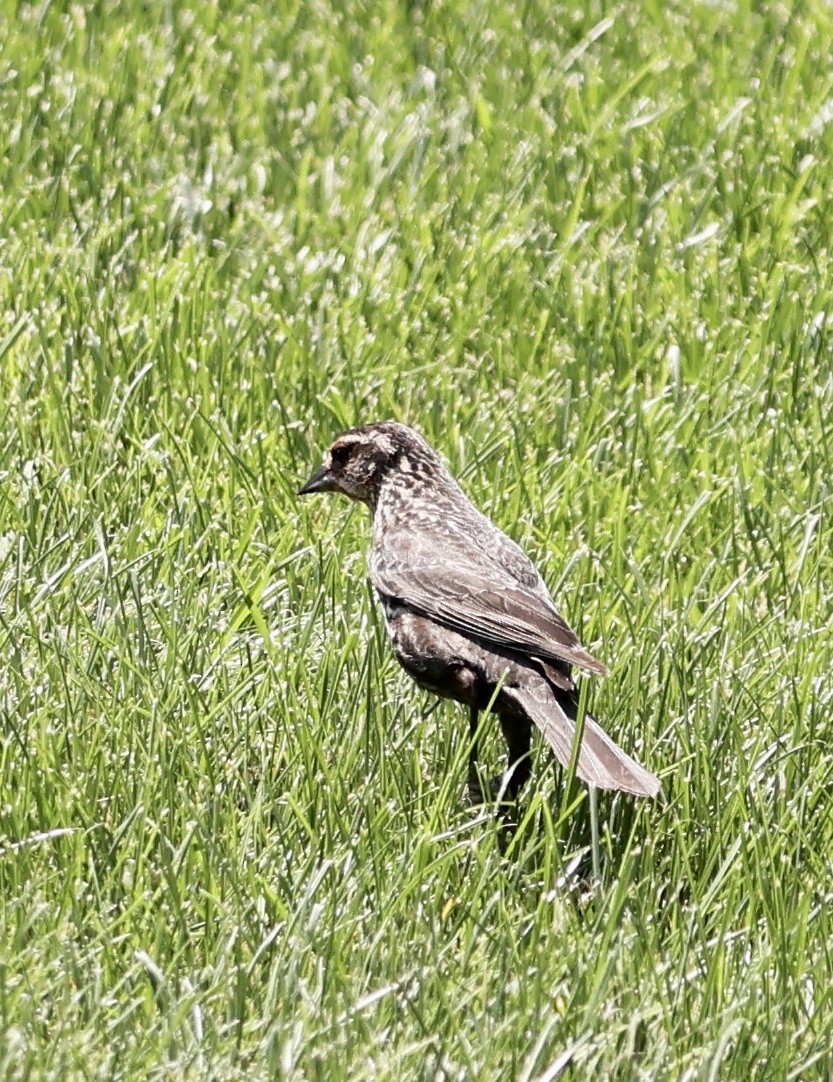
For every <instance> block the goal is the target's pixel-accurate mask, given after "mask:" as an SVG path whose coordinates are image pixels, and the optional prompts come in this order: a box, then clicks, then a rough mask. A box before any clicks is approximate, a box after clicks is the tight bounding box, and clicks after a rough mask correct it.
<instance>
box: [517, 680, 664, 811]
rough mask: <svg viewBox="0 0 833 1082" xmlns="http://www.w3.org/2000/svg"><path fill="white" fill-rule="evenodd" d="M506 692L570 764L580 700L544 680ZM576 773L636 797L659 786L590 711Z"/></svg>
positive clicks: (591, 782)
mask: <svg viewBox="0 0 833 1082" xmlns="http://www.w3.org/2000/svg"><path fill="white" fill-rule="evenodd" d="M503 695H504V696H505V697H506V698H507V699H508V700H509V702H510V703H511V704H512V705H513V707H514V709H516V710H517V709H518V708H520V711H522V712H523V714H524V715H525V716H526V717H527V718H529V720H530V721H533V722H534V723H535V724H536V725H537V726H538V728H539V729H540V730H541V732H542V733H543V734H544V737H545V739H546V741H547V743H548V744H549V746H550V747H551V748H552V750H553V751H554V752H555V757H556V759H558V761H559V763H561V765H562V766H563V767H569V765H570V761H571V759H572V754H573V738H574V736H575V732H576V714H577V703H576V702H575V701H574V700H573V698H572V697H568V696H567V695H557V694H554V693H553V690H552V689H551V688H550V687H549V685H547V684H545V683H544V682H543V681H542V682H541V684H540V685H538V684H537V683H536V685H535V686H532V687H529V686H527V687H509V688H504V689H503ZM576 774H578V776H579V777H580V778H581V780H582V781H584V782H587V783H588V785H595V786H597V787H598V788H599V789H621V790H622V791H623V792H626V793H633V794H634V795H635V796H646V797H653V796H656V795H657V793H658V792H659V789H660V782H659V778H658V777H657V776H656V775H655V774H652V773H651V772H650V770H646V769H645V767H644V766H640V765H639V763H637V762H636V760H635V759H632V758H631V757H630V755H628V754H627V752H624V751H622V749H621V748H620V747H619V745H618V744H616V743H614V741H613V740H611V739H610V737H609V736H608V735H607V733H606V732H605V731H604V729H603V728H602V727H601V725H599V724H598V722H597V721H596V719H595V718H594V717H593V716H592V715H591V714H587V713H586V714H585V715H584V732H583V734H582V739H581V750H580V751H579V756H578V763H577V765H576Z"/></svg>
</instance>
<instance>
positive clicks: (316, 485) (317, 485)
mask: <svg viewBox="0 0 833 1082" xmlns="http://www.w3.org/2000/svg"><path fill="white" fill-rule="evenodd" d="M337 489H338V485H337V484H336V483H335V478H334V477H333V475H332V474H331V473H330V471H329V469H328V468H327V467H326V466H319V467H318V469H317V470H316V471H315V473H314V474H313V475H312V477H310V479H309V480H308V481H307V483H306V484H305V485H302V486H301V487H300V488H299V489H298V495H299V496H309V495H310V494H311V493H313V492H335V491H336V490H337Z"/></svg>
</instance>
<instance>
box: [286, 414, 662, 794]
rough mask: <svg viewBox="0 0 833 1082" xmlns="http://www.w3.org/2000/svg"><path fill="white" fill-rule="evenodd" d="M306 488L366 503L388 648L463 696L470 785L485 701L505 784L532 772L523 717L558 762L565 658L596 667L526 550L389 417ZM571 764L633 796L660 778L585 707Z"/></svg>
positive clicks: (352, 434)
mask: <svg viewBox="0 0 833 1082" xmlns="http://www.w3.org/2000/svg"><path fill="white" fill-rule="evenodd" d="M310 492H342V493H344V494H345V495H346V496H350V497H351V498H352V499H354V500H360V501H361V502H362V503H366V504H367V505H368V506H369V507H370V512H371V514H372V516H373V541H372V545H371V550H370V577H371V580H372V582H373V585H374V587H375V588H376V593H377V594H378V596H379V600H380V602H381V604H382V608H383V609H384V613H385V621H386V623H387V628H388V632H389V634H390V638H391V642H392V643H393V650H394V653H395V654H396V657H397V660H398V661H399V662H400V664H401V665H402V666H403V667H404V668H405V669H406V670H407V671H408V672H409V673H410V674H411V676H412V677H413V678H414V680H416V682H417V683H418V684H419V685H420V686H421V687H423V688H426V689H427V690H429V691H433V692H434V693H435V694H437V695H442V696H444V697H446V698H450V699H456V700H457V701H458V702H461V703H464V704H465V705H467V706H468V707H469V710H470V724H471V728H472V750H471V757H470V767H469V769H470V772H469V786H470V789H471V790H472V791H473V792H477V791H478V789H477V773H476V755H477V750H476V743H475V739H474V735H475V733H476V730H477V716H478V711H480V710H484V709H486V707H487V706H488V705H489V704H490V703H491V704H492V710H493V711H494V713H496V714H497V715H498V717H499V718H500V723H501V728H502V729H503V735H504V737H505V738H506V743H507V745H508V751H509V770H508V773H507V775H506V778H505V785H506V791H507V792H508V793H509V794H510V795H511V796H513V797H514V796H516V795H517V793H518V791H519V790H520V788H521V786H522V785H523V784H524V782H525V781H526V780H527V779H528V777H529V775H530V769H531V768H530V741H531V732H532V725H533V724H534V725H537V726H538V728H539V729H540V730H541V732H542V733H543V734H544V737H545V738H546V740H547V743H548V744H549V745H550V747H551V748H552V750H553V751H554V752H555V756H556V758H557V759H558V761H559V762H560V763H561V764H562V766H567V765H568V764H569V763H570V760H571V756H572V751H573V739H574V736H575V722H576V715H577V710H578V694H577V691H576V687H575V684H574V683H573V681H572V679H571V677H570V666H571V665H575V666H576V667H577V668H579V669H584V670H586V671H588V672H595V673H605V672H606V671H607V670H606V669H605V667H604V665H602V664H601V663H600V662H599V661H596V659H595V658H593V657H591V655H590V654H589V653H588V652H587V651H586V650H585V649H584V647H583V646H582V645H581V643H580V642H579V640H578V638H577V637H576V635H575V634H574V633H573V632H572V631H571V630H570V628H569V627H568V626H567V624H566V623H565V622H564V620H563V619H562V618H561V616H560V615H559V614H558V612H557V611H556V608H555V605H554V604H553V601H552V598H551V597H550V594H549V591H548V590H547V587H546V586H545V585H544V581H543V579H542V578H541V576H540V575H539V574H538V572H537V571H536V569H535V567H534V566H533V564H532V563H531V561H530V560H529V558H528V557H527V556H526V555H525V554H524V553H523V552H522V551H521V549H520V548H519V547H518V546H517V545H516V544H515V542H514V541H511V540H510V539H509V538H508V537H507V536H506V534H505V533H503V531H502V530H499V529H498V527H497V526H495V525H494V523H492V522H490V521H489V519H487V518H486V517H485V515H482V514H481V513H480V512H479V511H478V510H477V508H476V507H475V506H474V504H472V503H471V501H470V500H469V499H468V497H467V496H466V495H465V493H464V492H463V490H462V489H461V488H460V486H459V485H458V484H457V482H456V481H455V480H454V478H453V477H452V476H451V474H450V472H449V471H448V469H447V468H446V467H445V466H444V464H443V463H442V462H441V460H440V459H439V457H438V456H437V454H436V453H435V452H434V451H433V450H432V448H431V447H430V446H429V445H428V444H427V443H426V441H425V440H424V439H423V438H422V436H419V435H418V434H417V433H416V432H414V431H412V430H411V429H410V428H408V427H406V426H405V425H402V424H398V423H396V422H394V421H380V422H378V423H375V424H369V425H363V426H362V427H361V428H353V429H351V430H350V431H349V432H344V433H343V434H342V435H340V436H338V437H337V438H336V439H335V441H334V442H333V444H332V446H331V447H330V449H329V451H327V453H326V454H325V456H324V461H323V463H322V465H321V466H320V467H319V469H317V470H316V471H315V473H313V475H312V476H311V477H310V479H309V480H308V481H307V483H306V484H305V485H304V486H303V488H302V489H301V490H300V493H299V495H304V494H306V493H310ZM576 772H577V774H578V776H579V777H580V778H581V779H582V780H583V781H586V782H588V783H590V784H591V785H597V786H599V787H600V788H602V789H622V790H624V791H625V792H628V793H634V794H636V795H637V796H655V795H656V794H657V792H658V791H659V787H660V783H659V779H658V778H657V777H655V776H654V775H653V774H651V773H650V771H648V770H646V769H645V768H644V767H642V766H640V765H639V763H637V762H635V761H634V760H633V759H631V757H630V756H629V755H627V754H626V753H625V752H624V751H622V749H621V748H620V747H618V746H617V745H616V744H615V743H614V742H613V741H612V740H611V739H610V737H609V736H608V735H607V733H605V731H604V730H603V729H602V728H601V727H600V726H599V725H598V724H597V723H596V721H595V720H594V719H593V718H592V717H591V716H590V715H589V714H585V717H584V730H583V735H582V741H581V749H580V752H579V756H578V762H577V766H576Z"/></svg>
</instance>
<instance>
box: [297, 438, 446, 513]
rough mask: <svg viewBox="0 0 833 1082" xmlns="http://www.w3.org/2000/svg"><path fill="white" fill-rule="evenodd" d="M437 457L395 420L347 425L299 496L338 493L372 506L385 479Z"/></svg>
mask: <svg viewBox="0 0 833 1082" xmlns="http://www.w3.org/2000/svg"><path fill="white" fill-rule="evenodd" d="M434 464H436V467H437V468H441V467H440V463H439V460H438V459H437V457H436V455H435V454H434V452H433V451H432V450H431V448H430V447H429V445H428V444H427V443H426V442H425V440H424V439H423V438H422V436H420V435H418V434H417V433H416V432H414V431H413V429H410V428H408V427H407V425H402V424H399V423H397V422H396V421H377V422H375V423H374V424H369V425H362V427H361V428H351V429H349V431H347V432H342V433H341V435H340V436H336V438H335V439H334V440H333V442H332V444H331V445H330V448H329V450H328V451H327V452H326V453H325V455H324V460H323V462H322V463H321V465H320V466H319V467H318V469H317V470H316V471H315V472H314V473H313V474H312V476H311V477H310V478H309V480H308V481H307V483H306V484H305V485H304V486H303V487H302V488H300V489H299V490H298V495H299V496H306V495H307V494H309V493H312V492H342V493H344V495H345V496H349V497H350V498H351V499H353V500H359V501H361V502H362V503H366V504H369V505H370V506H371V507H373V506H374V505H375V503H376V498H377V496H378V493H379V490H380V488H381V486H382V484H383V483H384V482H385V481H388V480H390V479H391V478H396V477H398V476H401V477H402V478H403V479H404V478H406V477H408V478H413V477H415V476H417V475H418V474H419V473H423V474H424V473H425V472H427V471H428V469H430V468H433V467H434Z"/></svg>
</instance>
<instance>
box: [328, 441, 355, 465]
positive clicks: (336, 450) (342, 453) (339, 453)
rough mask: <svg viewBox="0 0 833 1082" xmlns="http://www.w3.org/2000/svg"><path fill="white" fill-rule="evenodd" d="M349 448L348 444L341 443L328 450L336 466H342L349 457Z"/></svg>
mask: <svg viewBox="0 0 833 1082" xmlns="http://www.w3.org/2000/svg"><path fill="white" fill-rule="evenodd" d="M350 450H351V448H350V447H349V445H348V444H341V445H339V446H338V447H333V448H332V449H331V450H330V457H331V458H332V460H333V462H334V463H335V464H336V466H344V465H346V464H347V461H348V459H349V458H350Z"/></svg>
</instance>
